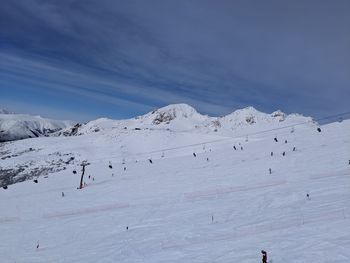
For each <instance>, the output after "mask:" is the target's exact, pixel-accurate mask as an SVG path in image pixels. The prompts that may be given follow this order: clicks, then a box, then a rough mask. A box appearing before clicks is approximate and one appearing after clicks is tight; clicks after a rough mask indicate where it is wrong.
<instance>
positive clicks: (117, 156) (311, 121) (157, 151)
mask: <svg viewBox="0 0 350 263" xmlns="http://www.w3.org/2000/svg"><path fill="white" fill-rule="evenodd" d="M346 115H350V111H347V112H342V113H338V114H334V115H329V116H326V117H322V118H317V119H311V120H309V121H304V122H300V123H295V124H291V125H287V126H283V127H278V128H273V129H267V130H263V131H259V132H255V133H248V134H242V135H239V136H236V137H229V139H232V138H237V137H244V138H245V137H247V136H252V135H258V134H263V133H268V132H272V131H277V130H283V129H288V128H293V127H296V126H301V125H305V124H308V123H316V122H318V121H321V120H327V119H332V118H338V117H342V116H346ZM222 141H224V140H214V141H212V142H222ZM208 143H211V142H205V143H196V144H192V145H184V146H182V147H175V148H168V149H160V150H155V151H151V152H147V153H148V154H155V153H161V152H165V151H172V150H179V149H182V148H190V147H195V146H199V145H203V144H208ZM147 153H136V154H133V155H131V158H133V157H136V156H140V157H141V156H142V155H145V154H147ZM112 158H121V155H109V158H95V159H93V161H89V163H99V162H101V161H104V160H110V159H112ZM146 159H147V158H146Z"/></svg>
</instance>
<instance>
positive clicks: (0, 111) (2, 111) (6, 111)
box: [0, 109, 14, 114]
mask: <svg viewBox="0 0 350 263" xmlns="http://www.w3.org/2000/svg"><path fill="white" fill-rule="evenodd" d="M0 114H14V113H13V112H9V111H8V110H5V109H0Z"/></svg>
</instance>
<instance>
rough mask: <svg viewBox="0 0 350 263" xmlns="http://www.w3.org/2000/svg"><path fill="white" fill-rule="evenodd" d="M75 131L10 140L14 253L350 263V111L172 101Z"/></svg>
mask: <svg viewBox="0 0 350 263" xmlns="http://www.w3.org/2000/svg"><path fill="white" fill-rule="evenodd" d="M318 127H319V128H320V129H317V128H318ZM215 129H217V131H215ZM64 132H66V134H65V135H80V136H57V135H58V134H59V133H60V132H58V133H57V134H56V136H55V137H51V136H50V137H39V138H32V139H27V140H22V141H13V142H8V143H2V144H0V186H2V187H4V189H3V188H0V211H1V214H0V233H1V235H0V255H1V257H0V258H1V260H0V261H1V262H4V263H12V262H23V263H24V262H33V263H34V262H61V263H66V262H67V263H71V262H77V263H95V262H121V263H124V262H125V263H127V262H146V263H157V262H174V263H175V262H184V263H193V262H208V263H209V262H220V263H229V262H261V253H260V251H261V250H262V249H263V250H265V251H267V254H268V259H269V260H272V261H273V262H275V263H277V262H284V263H295V262H298V263H304V262H339V263H340V262H349V261H350V253H349V249H348V248H349V244H350V202H349V200H350V192H349V188H350V163H349V161H350V160H349V158H350V157H349V156H350V141H349V134H350V120H344V121H343V122H341V123H340V122H335V123H330V124H327V125H322V126H317V124H316V123H314V122H313V121H312V119H311V118H306V117H303V116H300V115H295V114H292V115H286V114H283V113H282V112H279V111H277V112H274V113H272V114H265V113H261V112H258V111H256V110H255V109H253V108H246V109H242V110H239V111H235V112H234V113H232V114H229V115H227V116H224V117H221V118H213V117H208V116H203V115H201V114H199V113H197V112H196V111H195V110H194V109H193V108H191V107H189V106H187V105H170V106H168V107H165V108H161V109H158V110H155V111H153V112H150V113H148V114H146V115H143V116H139V117H137V118H134V119H129V120H120V121H114V120H109V119H98V120H95V121H91V122H89V123H87V124H84V125H76V126H74V127H73V129H66V130H65V131H64ZM247 134H250V135H249V138H247V136H246V135H247ZM61 135H62V133H61ZM82 164H84V165H86V166H84V167H85V169H84V171H85V175H84V177H83V186H84V187H83V188H82V189H77V188H79V186H80V180H81V175H82V171H83V169H82ZM29 179H34V180H29ZM22 181H24V182H22ZM19 182H21V183H19ZM5 188H6V189H5ZM24 232H25V235H24V234H23V233H24ZM272 261H270V262H272Z"/></svg>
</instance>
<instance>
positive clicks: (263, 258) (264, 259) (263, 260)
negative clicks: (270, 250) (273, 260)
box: [261, 250, 267, 263]
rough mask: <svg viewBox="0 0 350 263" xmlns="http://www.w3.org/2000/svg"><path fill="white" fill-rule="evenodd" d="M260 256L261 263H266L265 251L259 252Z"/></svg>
mask: <svg viewBox="0 0 350 263" xmlns="http://www.w3.org/2000/svg"><path fill="white" fill-rule="evenodd" d="M261 254H262V263H267V253H266V251H265V250H261Z"/></svg>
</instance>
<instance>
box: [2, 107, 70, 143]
mask: <svg viewBox="0 0 350 263" xmlns="http://www.w3.org/2000/svg"><path fill="white" fill-rule="evenodd" d="M73 124H74V122H72V121H59V120H51V119H45V118H42V117H40V116H31V115H27V114H14V113H11V112H8V111H6V110H0V142H6V141H14V140H20V139H26V138H34V137H41V136H48V135H49V134H51V133H53V132H56V131H58V130H61V129H63V128H67V127H70V126H72V125H73Z"/></svg>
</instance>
